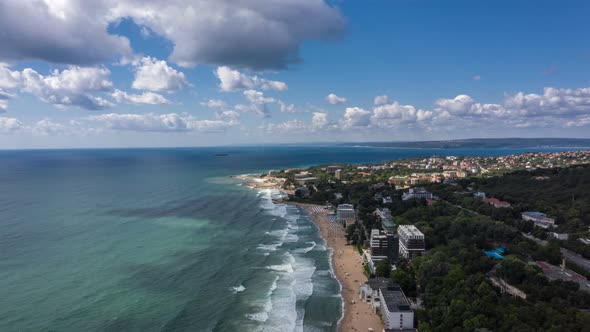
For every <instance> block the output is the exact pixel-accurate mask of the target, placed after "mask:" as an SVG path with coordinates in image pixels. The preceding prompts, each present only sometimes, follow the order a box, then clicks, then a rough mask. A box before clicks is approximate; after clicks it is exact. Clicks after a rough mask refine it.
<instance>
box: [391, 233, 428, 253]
mask: <svg viewBox="0 0 590 332" xmlns="http://www.w3.org/2000/svg"><path fill="white" fill-rule="evenodd" d="M397 234H398V235H399V255H400V256H401V257H403V258H405V259H411V258H412V257H413V256H416V255H421V254H422V253H424V252H425V251H426V244H425V242H424V234H423V233H422V232H420V230H419V229H418V228H416V226H414V225H399V226H398V227H397Z"/></svg>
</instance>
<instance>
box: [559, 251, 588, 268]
mask: <svg viewBox="0 0 590 332" xmlns="http://www.w3.org/2000/svg"><path fill="white" fill-rule="evenodd" d="M559 250H560V251H561V254H562V255H563V257H565V259H567V260H569V261H571V262H572V263H574V264H576V265H577V266H579V267H581V268H583V269H584V270H586V271H588V272H590V260H587V259H586V258H584V257H582V256H580V255H578V254H576V253H575V252H573V251H570V250H567V249H565V248H559Z"/></svg>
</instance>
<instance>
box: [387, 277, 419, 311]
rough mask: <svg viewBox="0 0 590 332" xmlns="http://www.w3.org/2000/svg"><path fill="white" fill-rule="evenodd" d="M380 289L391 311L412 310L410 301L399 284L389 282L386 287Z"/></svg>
mask: <svg viewBox="0 0 590 332" xmlns="http://www.w3.org/2000/svg"><path fill="white" fill-rule="evenodd" d="M380 290H381V293H382V294H383V300H384V301H385V304H386V305H387V310H389V312H396V311H411V309H410V303H409V302H408V299H407V298H406V295H404V292H403V291H402V289H401V287H400V286H399V285H394V284H391V283H389V284H388V285H387V286H386V287H381V288H380Z"/></svg>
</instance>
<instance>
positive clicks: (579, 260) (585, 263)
mask: <svg viewBox="0 0 590 332" xmlns="http://www.w3.org/2000/svg"><path fill="white" fill-rule="evenodd" d="M522 236H524V237H526V238H527V239H530V240H533V241H535V242H537V243H538V244H540V245H542V246H546V245H547V241H543V240H541V239H537V238H536V237H534V236H532V235H528V234H525V233H522ZM559 251H561V254H562V255H563V257H564V258H565V259H567V260H568V261H570V262H572V263H574V264H576V265H577V266H579V267H581V268H583V269H584V270H586V271H588V272H590V260H588V259H586V258H584V257H582V256H580V255H578V254H576V253H575V252H573V251H570V250H567V249H565V248H559Z"/></svg>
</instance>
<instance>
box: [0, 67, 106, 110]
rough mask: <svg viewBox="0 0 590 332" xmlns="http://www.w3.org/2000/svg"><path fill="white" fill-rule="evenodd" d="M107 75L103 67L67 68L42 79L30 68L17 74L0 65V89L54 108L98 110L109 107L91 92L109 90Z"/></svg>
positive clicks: (41, 76)
mask: <svg viewBox="0 0 590 332" xmlns="http://www.w3.org/2000/svg"><path fill="white" fill-rule="evenodd" d="M110 74H111V72H110V70H108V69H107V68H104V67H78V66H70V67H68V68H67V69H64V70H62V71H59V70H54V71H53V72H52V73H51V74H50V75H46V76H44V75H41V74H39V73H38V72H36V71H35V70H33V69H31V68H25V69H23V70H22V71H20V72H19V71H11V70H10V69H9V68H7V67H6V66H5V65H4V66H0V87H3V88H13V89H20V90H21V91H23V92H27V93H30V94H32V95H35V96H37V97H38V98H39V99H41V100H42V101H43V102H46V103H49V104H53V105H56V106H58V107H78V108H82V109H87V110H101V109H105V108H108V107H111V106H113V104H112V103H111V102H109V101H107V100H105V99H104V98H102V97H99V96H95V95H93V93H100V92H107V91H109V90H111V89H112V88H113V83H112V82H111V80H110Z"/></svg>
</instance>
